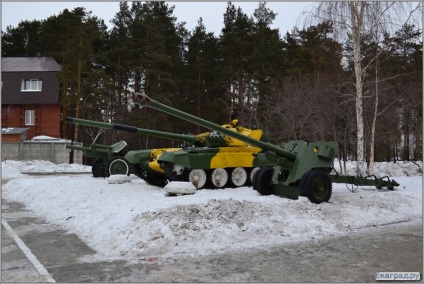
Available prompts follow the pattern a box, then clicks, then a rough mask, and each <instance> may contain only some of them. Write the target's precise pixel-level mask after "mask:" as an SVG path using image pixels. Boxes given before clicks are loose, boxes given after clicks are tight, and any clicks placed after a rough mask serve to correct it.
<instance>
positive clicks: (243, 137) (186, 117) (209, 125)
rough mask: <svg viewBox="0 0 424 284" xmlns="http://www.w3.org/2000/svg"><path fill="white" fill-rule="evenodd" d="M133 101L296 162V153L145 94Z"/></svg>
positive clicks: (135, 96)
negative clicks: (160, 101)
mask: <svg viewBox="0 0 424 284" xmlns="http://www.w3.org/2000/svg"><path fill="white" fill-rule="evenodd" d="M133 101H134V103H136V104H138V105H140V106H141V107H151V108H155V109H158V110H160V111H163V112H165V113H168V114H170V115H173V116H176V117H179V118H181V119H184V120H186V121H189V122H192V123H195V124H198V125H200V126H203V127H206V128H208V129H211V130H215V131H217V132H220V133H222V134H224V135H228V136H230V137H232V138H235V139H238V140H240V141H243V142H245V143H247V144H249V145H252V146H256V147H259V148H261V149H262V150H267V151H272V152H274V153H276V154H277V155H278V156H280V157H283V158H285V159H287V160H290V161H294V160H295V159H296V154H295V153H292V152H288V151H286V150H284V149H282V148H280V147H278V146H275V145H272V144H270V143H266V142H263V141H260V140H257V139H254V138H251V137H249V136H246V135H243V134H240V133H238V132H235V131H233V130H230V129H226V128H224V127H221V126H219V125H218V124H215V123H212V122H210V121H207V120H204V119H202V118H199V117H196V116H193V115H191V114H188V113H185V112H183V111H180V110H177V109H174V108H171V107H169V106H166V105H164V104H161V103H159V102H157V101H155V100H153V99H151V98H149V97H148V96H146V95H144V94H140V93H135V94H134V96H133Z"/></svg>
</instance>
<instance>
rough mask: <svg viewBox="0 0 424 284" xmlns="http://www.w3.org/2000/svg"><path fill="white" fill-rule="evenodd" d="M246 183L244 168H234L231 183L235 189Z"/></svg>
mask: <svg viewBox="0 0 424 284" xmlns="http://www.w3.org/2000/svg"><path fill="white" fill-rule="evenodd" d="M246 182H247V172H246V170H245V169H244V168H235V169H233V170H232V171H231V183H232V184H233V185H234V186H235V187H239V186H243V185H245V184H246Z"/></svg>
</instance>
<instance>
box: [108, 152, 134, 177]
mask: <svg viewBox="0 0 424 284" xmlns="http://www.w3.org/2000/svg"><path fill="white" fill-rule="evenodd" d="M107 169H108V171H109V175H127V176H129V175H130V163H129V162H128V161H127V160H126V159H125V158H124V157H120V156H117V157H113V158H112V159H110V161H109V162H108V165H107Z"/></svg>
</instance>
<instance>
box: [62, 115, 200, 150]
mask: <svg viewBox="0 0 424 284" xmlns="http://www.w3.org/2000/svg"><path fill="white" fill-rule="evenodd" d="M66 122H67V123H74V124H80V125H85V126H92V127H99V128H105V129H110V130H115V131H121V132H129V133H139V134H143V135H150V136H155V137H160V138H167V139H173V140H179V141H185V142H188V143H190V144H194V143H195V142H196V138H195V136H194V135H185V134H176V133H170V132H163V131H156V130H150V129H144V128H137V127H134V126H128V125H123V124H116V123H106V122H98V121H93V120H87V119H81V118H74V117H67V118H66Z"/></svg>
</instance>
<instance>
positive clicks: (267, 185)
mask: <svg viewBox="0 0 424 284" xmlns="http://www.w3.org/2000/svg"><path fill="white" fill-rule="evenodd" d="M273 174H274V169H273V168H263V169H261V170H260V172H258V173H256V174H255V176H256V190H257V191H258V192H259V193H260V194H261V195H271V194H273V193H274V184H273V183H272V175H273Z"/></svg>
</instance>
